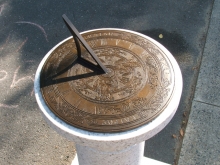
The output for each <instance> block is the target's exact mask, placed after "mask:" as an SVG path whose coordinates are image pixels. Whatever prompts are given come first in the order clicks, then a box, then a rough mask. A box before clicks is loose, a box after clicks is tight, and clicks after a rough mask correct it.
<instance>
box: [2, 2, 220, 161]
mask: <svg viewBox="0 0 220 165" xmlns="http://www.w3.org/2000/svg"><path fill="white" fill-rule="evenodd" d="M219 9H220V2H219V1H218V0H179V1H174V0H167V1H164V0H154V1H141V0H109V1H100V0H99V1H98V0H93V1H77V0H76V1H73V0H66V1H59V0H44V1H28V0H19V1H15V0H14V1H13V0H0V164H1V165H8V164H12V165H14V164H15V165H26V164H27V165H29V164H30V165H67V164H71V161H72V160H73V158H74V155H75V149H74V144H73V143H72V142H69V141H67V140H66V139H64V138H62V137H61V136H60V135H58V134H57V133H56V132H55V131H53V130H52V129H51V128H49V127H48V125H47V124H46V123H45V122H44V120H43V118H42V116H41V114H40V110H39V108H38V106H37V103H36V101H35V98H34V93H33V80H34V74H35V71H36V69H37V67H38V64H39V63H40V61H41V59H42V58H43V57H44V55H45V54H46V53H47V52H48V51H49V50H50V49H51V48H52V47H53V46H54V45H55V44H57V43H58V42H60V41H61V40H63V39H65V38H66V37H68V36H70V33H69V31H68V30H67V28H66V26H65V25H64V23H63V20H62V18H61V16H62V14H66V15H67V16H68V17H69V18H70V19H71V20H72V22H73V23H74V25H75V26H76V27H77V29H78V30H79V31H80V32H82V31H85V30H89V29H95V28H103V27H112V28H124V29H129V30H133V31H138V32H140V33H143V34H145V35H148V36H150V37H152V38H154V39H155V40H157V41H159V42H160V43H162V44H163V45H164V46H165V47H166V48H167V49H168V50H169V51H170V52H171V53H172V54H173V55H174V57H175V58H176V60H177V62H178V63H179V65H180V68H181V71H182V74H183V81H184V82H183V83H184V87H183V94H182V98H181V102H180V106H179V108H178V111H177V113H176V114H175V116H174V118H173V120H172V121H171V122H170V124H169V125H168V126H167V127H166V128H165V129H164V130H163V131H161V132H160V133H159V134H157V135H156V136H155V137H153V138H152V139H150V140H148V141H147V142H146V144H145V153H144V155H145V156H147V157H150V158H153V159H156V160H159V161H162V162H165V163H169V164H177V162H178V160H179V164H181V165H184V164H187V165H188V164H192V165H193V164H216V165H218V164H220V160H219V139H220V134H219V129H218V125H219V123H220V122H219V121H218V118H219V115H220V111H219V110H220V109H219V107H220V104H219V101H218V100H219V97H220V95H219V91H220V90H219V86H218V84H219V80H220V77H219V76H220V75H219V73H218V71H219V69H220V68H219V65H218V61H219V60H220V59H219V56H218V51H219V49H220V47H219V46H220V40H219V32H220V29H219V27H220V26H219V24H220V20H219V18H220V13H219ZM160 34H162V35H163V38H160V37H159V35H160ZM160 36H161V35H160ZM198 75H199V76H198ZM183 137H184V140H183ZM182 140H183V145H182ZM181 148H182V149H181Z"/></svg>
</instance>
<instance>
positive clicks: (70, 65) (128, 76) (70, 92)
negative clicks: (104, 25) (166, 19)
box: [41, 29, 174, 132]
mask: <svg viewBox="0 0 220 165" xmlns="http://www.w3.org/2000/svg"><path fill="white" fill-rule="evenodd" d="M82 36H83V37H84V39H85V40H86V42H87V43H88V44H89V45H90V47H91V48H92V49H93V51H94V52H95V54H96V55H97V56H98V58H99V59H100V60H101V62H102V64H103V65H104V66H105V67H106V68H107V69H108V73H106V74H101V73H100V72H99V71H96V70H94V69H92V68H88V67H87V66H86V65H84V63H82V62H81V61H80V60H78V58H77V48H76V46H75V44H74V43H73V42H74V40H73V39H69V40H67V41H66V42H64V43H63V44H61V45H60V46H59V47H57V48H56V49H55V50H54V51H53V52H52V53H51V55H50V57H49V58H48V60H47V61H46V63H45V64H44V66H43V69H42V73H41V89H42V94H43V97H44V99H45V102H46V104H47V106H48V107H49V108H50V109H51V111H53V112H54V113H55V114H56V115H57V116H58V117H59V118H61V119H62V120H64V121H65V122H67V123H69V124H70V125H72V126H74V127H78V128H81V129H84V130H88V131H94V132H121V131H126V130H130V129H133V128H136V127H138V126H141V125H143V124H146V123H148V122H149V121H151V120H153V119H154V118H155V117H156V116H158V115H159V114H160V113H161V112H162V111H163V110H164V109H165V108H166V106H167V104H168V103H169V101H170V99H171V98H172V93H173V90H174V74H173V68H172V65H171V63H170V62H169V59H168V58H167V56H166V54H165V53H164V52H163V51H162V50H161V49H160V47H158V46H157V45H156V44H155V43H153V42H151V41H150V40H148V39H147V38H146V37H144V36H143V35H139V34H138V33H132V32H129V31H121V30H110V29H106V30H95V31H90V32H87V33H84V34H83V35H82ZM81 56H82V57H83V58H84V59H86V60H88V61H90V62H91V63H94V64H96V63H95V62H94V60H93V59H92V58H91V56H90V55H89V53H88V52H87V51H86V50H84V49H82V50H81Z"/></svg>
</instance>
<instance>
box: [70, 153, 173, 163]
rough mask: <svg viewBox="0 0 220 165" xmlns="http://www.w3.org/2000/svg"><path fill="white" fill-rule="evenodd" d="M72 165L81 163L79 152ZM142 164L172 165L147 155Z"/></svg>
mask: <svg viewBox="0 0 220 165" xmlns="http://www.w3.org/2000/svg"><path fill="white" fill-rule="evenodd" d="M71 165H79V163H78V157H77V154H76V156H75V158H74V160H73V161H72V163H71ZM112 165H114V164H112ZM141 165H170V164H167V163H163V162H160V161H157V160H154V159H150V158H147V157H143V158H142V162H141Z"/></svg>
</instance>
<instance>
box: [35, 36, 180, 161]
mask: <svg viewBox="0 0 220 165" xmlns="http://www.w3.org/2000/svg"><path fill="white" fill-rule="evenodd" d="M66 40H68V39H66ZM63 42H64V41H62V42H61V43H63ZM151 42H154V44H157V46H158V47H160V49H161V50H162V51H163V52H164V53H165V54H166V55H167V58H168V59H169V61H170V63H171V64H172V67H173V70H174V77H175V80H174V82H175V89H174V91H173V95H172V98H170V101H169V104H168V105H166V107H165V109H164V110H163V112H162V113H160V114H159V115H158V116H157V117H156V118H155V119H153V120H152V121H151V122H149V123H147V124H144V125H142V126H139V127H138V128H135V129H131V130H128V131H123V132H118V133H96V132H90V131H86V130H83V129H79V128H76V127H73V126H71V125H69V124H67V123H66V122H64V121H63V120H61V119H60V118H58V117H57V116H56V115H55V114H54V113H53V112H52V111H51V110H50V109H49V108H48V106H47V105H46V103H45V101H44V98H43V96H42V93H41V89H40V74H41V70H42V67H43V65H44V63H45V62H46V60H47V58H48V57H49V55H50V54H51V52H52V51H53V50H54V49H55V48H56V47H57V46H55V47H54V48H53V49H52V50H51V51H50V52H48V54H47V55H46V56H45V57H44V59H43V60H42V61H41V63H40V65H39V67H38V69H37V72H36V77H35V84H34V87H35V96H36V99H37V103H38V105H39V107H40V110H41V112H42V114H43V116H44V118H45V120H46V121H47V122H48V124H49V125H50V126H51V127H52V128H53V129H55V130H56V131H57V132H58V133H59V134H61V135H62V136H64V137H66V138H67V139H69V140H71V141H73V142H74V143H75V144H76V150H77V156H78V163H77V161H76V160H74V161H73V164H74V165H76V164H79V165H102V164H103V165H143V164H144V165H146V163H149V162H150V160H148V159H147V158H143V154H144V141H145V140H147V139H149V138H151V137H153V136H154V135H156V134H157V133H158V132H160V131H161V130H162V129H163V128H164V127H165V126H166V125H167V124H168V123H169V122H170V120H171V119H172V117H173V116H174V114H175V112H176V110H177V107H178V105H179V101H180V97H181V93H182V75H181V71H180V68H179V66H178V64H177V62H176V60H175V59H174V57H173V56H172V55H171V54H170V52H169V51H168V50H167V49H165V48H164V47H163V46H162V45H161V44H159V43H158V42H156V41H154V40H152V39H151ZM61 43H59V44H58V45H60V44H61ZM153 162H154V161H153ZM149 164H150V163H149ZM158 164H159V162H158ZM161 164H163V163H161Z"/></svg>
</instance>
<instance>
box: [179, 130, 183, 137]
mask: <svg viewBox="0 0 220 165" xmlns="http://www.w3.org/2000/svg"><path fill="white" fill-rule="evenodd" d="M180 135H181V136H182V137H183V135H184V132H183V129H180Z"/></svg>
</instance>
